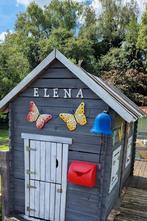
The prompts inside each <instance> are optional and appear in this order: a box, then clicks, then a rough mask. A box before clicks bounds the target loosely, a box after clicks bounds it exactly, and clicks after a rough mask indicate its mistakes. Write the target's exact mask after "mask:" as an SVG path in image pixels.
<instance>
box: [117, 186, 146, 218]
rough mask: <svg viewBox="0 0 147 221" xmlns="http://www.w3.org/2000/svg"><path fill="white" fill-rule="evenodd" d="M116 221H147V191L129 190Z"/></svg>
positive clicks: (130, 188)
mask: <svg viewBox="0 0 147 221" xmlns="http://www.w3.org/2000/svg"><path fill="white" fill-rule="evenodd" d="M114 221H147V191H146V190H142V189H137V188H132V187H129V188H127V191H126V192H125V194H124V196H123V199H122V203H121V207H120V214H119V215H118V216H116V217H115V219H114Z"/></svg>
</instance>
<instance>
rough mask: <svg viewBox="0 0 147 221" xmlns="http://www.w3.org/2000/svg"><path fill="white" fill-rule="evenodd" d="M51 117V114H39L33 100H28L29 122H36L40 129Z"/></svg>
mask: <svg viewBox="0 0 147 221" xmlns="http://www.w3.org/2000/svg"><path fill="white" fill-rule="evenodd" d="M51 119H52V115H51V114H40V113H39V110H38V108H37V106H36V104H35V103H34V101H30V103H29V113H28V114H27V121H29V122H31V123H32V122H36V127H37V128H38V129H42V128H43V127H44V126H45V124H46V123H47V122H48V121H49V120H51Z"/></svg>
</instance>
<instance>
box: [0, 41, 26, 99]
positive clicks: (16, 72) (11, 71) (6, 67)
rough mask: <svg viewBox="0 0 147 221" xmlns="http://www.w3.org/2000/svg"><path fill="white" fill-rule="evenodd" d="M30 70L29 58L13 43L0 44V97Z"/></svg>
mask: <svg viewBox="0 0 147 221" xmlns="http://www.w3.org/2000/svg"><path fill="white" fill-rule="evenodd" d="M28 71H29V63H28V60H27V59H26V58H25V57H24V55H23V53H21V52H19V50H17V48H15V47H12V46H11V45H7V44H2V45H0V99H1V98H2V97H3V96H4V95H5V94H7V93H8V92H9V91H10V90H11V89H12V88H13V87H14V86H15V85H16V84H17V83H18V82H19V81H20V80H22V79H23V78H24V76H25V75H26V74H27V73H28Z"/></svg>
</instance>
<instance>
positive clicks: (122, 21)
mask: <svg viewBox="0 0 147 221" xmlns="http://www.w3.org/2000/svg"><path fill="white" fill-rule="evenodd" d="M100 2H101V4H102V8H103V10H102V14H101V16H100V17H99V19H98V30H99V38H100V39H102V41H105V42H107V47H106V51H107V50H109V49H110V48H111V47H119V46H120V45H121V43H122V41H123V40H124V38H125V33H126V29H127V25H128V23H129V22H130V21H131V19H132V17H134V18H136V20H137V9H136V2H135V1H133V0H132V1H131V3H127V4H125V5H123V1H121V0H120V1H116V0H101V1H100Z"/></svg>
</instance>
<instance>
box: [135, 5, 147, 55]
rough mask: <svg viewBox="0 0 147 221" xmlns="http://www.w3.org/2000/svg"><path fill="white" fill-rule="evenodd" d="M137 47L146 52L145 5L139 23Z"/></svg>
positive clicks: (146, 14) (146, 16) (146, 21)
mask: <svg viewBox="0 0 147 221" xmlns="http://www.w3.org/2000/svg"><path fill="white" fill-rule="evenodd" d="M137 47H138V48H139V49H141V50H143V51H145V52H147V6H146V8H145V12H144V14H143V16H142V20H141V25H140V28H139V34H138V41H137Z"/></svg>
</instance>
